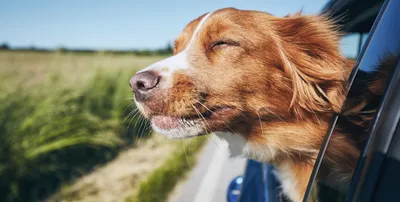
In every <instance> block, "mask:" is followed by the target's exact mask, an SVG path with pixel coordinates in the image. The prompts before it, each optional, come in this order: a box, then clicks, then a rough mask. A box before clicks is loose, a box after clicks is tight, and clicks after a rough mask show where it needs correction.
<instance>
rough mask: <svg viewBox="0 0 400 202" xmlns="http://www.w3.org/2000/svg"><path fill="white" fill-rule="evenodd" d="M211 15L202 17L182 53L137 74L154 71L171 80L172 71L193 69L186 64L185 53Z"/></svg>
mask: <svg viewBox="0 0 400 202" xmlns="http://www.w3.org/2000/svg"><path fill="white" fill-rule="evenodd" d="M211 14H212V12H211V13H208V14H207V15H206V16H204V18H203V19H201V21H200V23H199V24H198V25H197V27H196V29H195V31H194V32H193V35H192V37H191V38H190V40H189V43H188V45H187V46H186V48H185V49H184V50H183V51H181V52H180V53H178V54H176V55H174V56H171V57H169V58H166V59H164V60H161V61H159V62H156V63H154V64H152V65H150V66H148V67H146V68H144V69H142V70H140V71H139V72H144V71H148V70H155V71H158V72H159V73H160V75H161V76H163V77H166V78H168V79H171V78H169V77H170V76H171V75H172V73H173V72H174V71H177V70H182V69H189V68H193V66H192V65H190V63H189V62H188V58H187V52H188V50H189V48H190V47H191V45H192V44H193V41H194V39H195V37H196V36H197V34H198V33H199V32H200V30H201V28H202V26H203V24H204V22H205V21H206V20H207V18H208V17H209V16H210V15H211Z"/></svg>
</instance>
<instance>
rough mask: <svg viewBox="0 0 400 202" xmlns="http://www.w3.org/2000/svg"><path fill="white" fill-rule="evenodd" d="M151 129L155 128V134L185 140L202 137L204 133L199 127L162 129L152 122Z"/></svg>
mask: <svg viewBox="0 0 400 202" xmlns="http://www.w3.org/2000/svg"><path fill="white" fill-rule="evenodd" d="M151 127H152V128H153V130H154V132H156V133H157V134H159V135H163V136H166V137H168V138H170V139H183V138H191V137H195V136H200V135H202V133H203V130H202V128H201V127H200V126H199V125H192V126H179V127H175V128H168V129H166V128H161V127H159V126H157V125H156V124H154V122H153V121H152V122H151Z"/></svg>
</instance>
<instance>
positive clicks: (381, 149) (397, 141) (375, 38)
mask: <svg viewBox="0 0 400 202" xmlns="http://www.w3.org/2000/svg"><path fill="white" fill-rule="evenodd" d="M322 12H323V13H328V14H329V15H330V16H333V17H338V16H339V17H340V18H338V19H339V22H340V23H342V25H343V26H342V29H343V30H342V31H344V32H345V33H350V34H353V35H355V34H358V35H359V50H358V52H359V54H358V56H357V59H356V65H355V67H354V70H353V72H352V74H351V75H350V78H349V79H350V83H351V86H350V89H349V94H348V96H352V95H357V93H360V88H361V87H360V86H363V83H365V82H366V79H365V76H366V75H368V74H373V73H374V70H376V68H377V62H378V61H379V60H381V59H382V58H384V57H385V56H387V55H391V56H392V57H393V60H391V61H392V62H391V63H390V64H389V65H390V66H392V68H393V70H392V74H391V75H389V76H388V77H387V78H386V82H387V88H386V89H385V93H384V95H383V96H380V97H379V98H377V99H376V104H377V106H378V107H377V109H378V110H376V111H375V112H374V113H375V115H374V119H373V120H371V122H370V128H369V130H368V135H367V140H366V141H365V143H364V145H362V148H363V150H362V153H361V156H360V158H359V160H358V162H357V167H356V168H355V170H354V173H353V176H352V180H351V184H350V185H349V187H348V189H347V190H344V191H343V190H341V191H339V190H336V189H334V188H331V187H328V186H325V185H324V184H323V183H320V182H319V181H318V174H319V167H320V165H321V164H322V163H323V162H324V161H325V158H324V157H325V151H326V150H327V148H328V147H329V141H330V138H331V135H332V132H333V130H334V129H335V127H336V123H338V122H340V120H341V119H343V118H344V117H341V116H340V115H336V116H334V117H333V118H332V122H331V126H330V127H329V129H328V131H327V132H326V136H325V140H324V143H323V144H322V145H321V148H320V152H319V155H318V158H317V160H316V163H315V165H314V169H313V172H312V175H311V177H310V180H309V184H308V187H307V191H306V194H305V196H304V198H303V202H318V201H319V202H331V201H332V202H338V201H346V202H369V201H378V202H386V201H400V199H399V193H398V192H399V191H400V187H399V183H398V182H400V172H399V171H400V122H399V119H400V93H399V90H398V89H399V88H400V0H386V1H382V0H332V1H330V2H329V3H328V4H327V5H326V6H325V8H324V9H323V11H322ZM365 35H368V37H367V38H366V40H364V38H363V36H365ZM344 107H345V106H344ZM352 135H360V134H352ZM273 173H274V168H273V166H271V165H268V164H265V163H261V162H257V161H253V160H248V161H247V166H246V171H245V173H244V174H243V176H238V177H236V178H235V179H233V180H232V182H231V183H230V184H229V188H228V192H227V201H228V202H283V201H289V200H288V199H286V198H285V197H284V196H283V195H282V194H280V185H279V182H278V181H277V179H276V178H275V176H274V174H273Z"/></svg>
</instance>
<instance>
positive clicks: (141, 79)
mask: <svg viewBox="0 0 400 202" xmlns="http://www.w3.org/2000/svg"><path fill="white" fill-rule="evenodd" d="M160 78H161V77H160V75H159V74H157V73H156V72H154V71H144V72H139V73H137V74H135V75H134V76H133V77H132V78H131V79H130V80H129V85H130V86H131V89H132V92H133V93H135V98H136V101H138V102H143V101H145V100H146V98H147V97H149V93H150V91H151V89H153V88H155V87H156V86H157V85H158V83H159V82H160Z"/></svg>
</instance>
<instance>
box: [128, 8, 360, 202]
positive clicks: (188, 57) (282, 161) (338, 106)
mask: <svg viewBox="0 0 400 202" xmlns="http://www.w3.org/2000/svg"><path fill="white" fill-rule="evenodd" d="M340 36H341V34H340V33H339V31H338V29H337V26H335V23H334V22H333V21H332V20H330V19H329V18H328V17H327V16H321V15H301V14H295V15H288V16H285V17H276V16H273V15H271V14H268V13H265V12H259V11H250V10H238V9H235V8H224V9H220V10H217V11H214V12H210V13H206V14H204V15H202V16H200V17H198V18H196V19H195V20H193V21H191V22H190V23H189V24H188V25H187V26H186V27H185V28H184V30H183V31H182V33H181V34H180V36H179V37H178V38H177V40H176V41H175V44H174V50H173V56H171V57H169V58H167V59H164V60H162V61H159V62H156V63H154V64H152V65H150V66H148V67H146V68H144V69H142V70H141V71H139V72H137V73H136V74H135V75H134V76H133V77H132V78H131V79H130V81H129V83H130V86H131V88H132V91H133V92H134V100H135V103H136V106H137V107H138V109H139V110H140V112H141V113H142V115H143V116H144V117H145V118H147V119H148V120H150V122H151V126H152V128H153V130H154V131H155V132H156V133H158V134H161V135H165V136H167V137H169V138H174V139H176V138H189V137H195V136H200V135H206V134H209V133H213V134H215V135H217V136H219V137H221V138H223V139H225V140H226V141H227V142H228V143H229V148H230V150H231V153H232V154H237V155H244V156H246V157H248V158H252V159H256V160H258V161H262V162H268V163H270V164H273V165H274V166H275V167H276V169H277V177H278V179H279V180H280V182H281V185H282V192H283V193H284V195H285V196H287V197H288V198H289V199H290V200H291V201H296V202H297V201H302V198H303V195H304V193H305V190H306V187H307V184H308V181H309V178H310V175H311V172H312V170H313V166H314V163H315V160H316V157H317V155H318V152H319V149H320V147H321V144H322V142H323V139H324V136H325V134H326V131H327V129H328V127H329V123H330V120H331V118H332V116H333V115H335V114H340V113H343V110H342V105H343V104H344V100H345V98H346V94H347V90H348V85H349V84H348V78H349V75H350V73H351V71H352V69H353V66H354V61H352V60H349V59H347V58H346V57H344V56H343V55H342V54H341V52H340V50H339V39H340ZM357 103H359V102H357ZM356 105H357V106H358V104H354V106H353V107H351V108H349V109H347V115H349V117H351V116H355V114H357V112H358V111H360V110H361V109H362V108H363V107H365V106H362V107H361V108H360V107H358V108H357V107H356ZM355 108H357V109H358V110H354V109H355ZM345 114H346V113H345ZM349 122H351V121H349ZM363 127H366V126H363ZM347 133H348V131H346V130H344V129H343V130H340V129H339V130H335V132H334V134H333V135H332V139H331V141H330V143H329V145H330V146H329V148H330V149H328V151H327V153H326V159H327V161H326V162H324V163H323V165H322V167H321V170H322V171H321V172H322V175H324V176H325V178H327V179H331V180H330V181H333V182H332V184H343V183H344V184H346V183H347V184H348V182H349V180H350V179H349V178H350V177H351V174H352V172H353V169H354V167H355V165H356V163H357V159H358V157H359V153H360V148H359V147H358V144H357V142H356V140H355V139H353V138H352V137H350V136H349V135H346V134H347ZM322 175H321V176H322ZM328 181H329V180H328Z"/></svg>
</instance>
